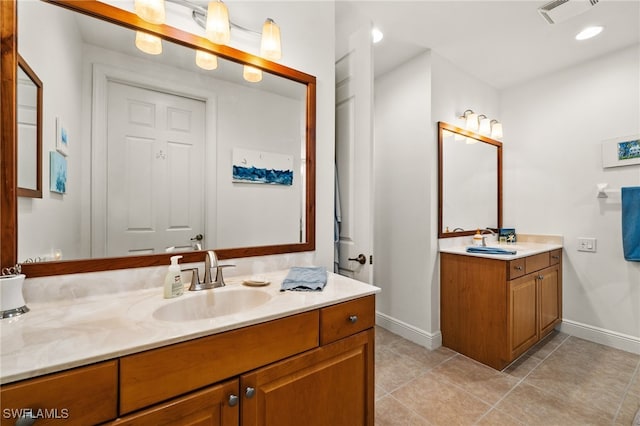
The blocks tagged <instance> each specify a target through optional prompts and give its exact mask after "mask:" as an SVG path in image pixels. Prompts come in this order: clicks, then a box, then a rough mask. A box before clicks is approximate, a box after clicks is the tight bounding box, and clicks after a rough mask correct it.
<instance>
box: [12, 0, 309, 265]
mask: <svg viewBox="0 0 640 426" xmlns="http://www.w3.org/2000/svg"><path fill="white" fill-rule="evenodd" d="M61 6H62V7H61ZM16 9H17V17H18V19H17V20H18V22H17V24H16V25H17V28H18V30H17V31H18V33H17V34H18V37H17V39H18V48H19V49H20V52H21V54H22V55H24V56H25V57H26V58H27V59H28V60H29V61H30V62H38V61H42V60H44V61H47V65H48V69H47V70H46V73H45V74H46V75H43V76H42V80H43V81H44V82H45V87H47V88H51V89H47V90H50V92H48V93H46V94H45V96H46V98H47V100H48V101H47V102H46V103H45V110H44V119H43V127H44V130H45V135H49V136H50V139H48V138H47V137H46V136H45V152H46V151H47V150H49V151H51V152H53V151H55V150H56V148H55V147H54V146H55V143H54V141H53V139H55V138H57V137H59V134H60V129H61V128H63V129H64V131H65V135H66V137H67V138H68V149H67V152H65V154H66V157H65V161H66V167H67V169H66V171H67V172H66V178H67V180H68V182H67V185H66V191H65V192H64V193H57V192H54V191H53V190H52V191H47V190H45V191H44V197H43V200H42V204H41V205H40V204H39V203H37V202H30V203H29V202H23V200H21V199H16V198H15V197H12V200H10V202H7V205H9V209H8V212H9V213H10V214H9V215H5V214H4V211H5V210H4V209H5V207H4V205H3V216H2V222H3V228H4V227H5V226H6V225H7V224H8V225H9V226H8V228H10V230H11V231H12V232H11V234H7V235H8V236H9V237H10V239H5V235H4V234H3V241H2V265H3V266H8V265H12V264H15V263H22V264H23V271H24V272H25V273H26V274H27V276H30V277H35V276H42V275H56V274H65V273H77V272H88V271H99V270H109V269H120V268H127V267H141V266H154V265H164V264H167V263H168V257H169V256H170V255H172V254H175V253H176V252H180V254H182V255H183V256H184V259H183V262H192V261H201V260H202V259H203V255H202V253H201V252H200V250H205V249H215V250H216V252H217V254H218V257H219V258H221V259H227V258H238V257H249V256H260V255H268V254H279V253H290V252H300V251H311V250H314V249H315V77H313V76H311V75H308V74H305V73H302V72H300V71H296V70H293V69H290V68H288V67H285V66H282V65H279V64H276V63H274V62H270V61H267V60H265V59H263V58H260V57H257V56H254V55H251V54H248V53H245V52H242V51H239V50H236V49H233V48H231V47H228V46H220V45H215V44H213V43H211V42H209V41H208V40H207V39H205V38H204V37H201V36H198V35H196V34H197V33H195V32H189V31H184V30H180V29H177V28H174V27H170V26H168V25H154V24H149V23H147V22H145V21H142V20H140V19H139V18H138V17H137V16H136V15H135V14H133V13H131V12H128V11H126V10H122V9H119V8H117V7H113V6H110V5H108V4H105V3H101V2H98V1H67V0H64V1H62V0H61V1H53V0H51V1H49V0H47V1H37V2H31V1H30V2H18V3H17V7H15V5H14V10H13V12H14V13H16ZM29 20H31V21H29ZM43 22H44V23H46V24H43ZM42 25H47V28H46V29H44V28H42ZM137 30H144V31H145V32H147V33H150V34H153V35H157V36H159V37H160V38H161V39H162V46H163V52H162V54H160V55H149V54H146V53H142V52H140V51H138V49H136V48H135V45H134V39H135V35H136V31H137ZM15 31H16V30H15V29H14V33H15ZM30 31H37V32H38V34H33V35H31V34H30V33H29V32H30ZM42 31H45V32H46V33H47V34H48V40H43V39H42V38H41V34H42ZM49 39H50V40H49ZM54 40H55V41H56V42H58V43H60V42H62V43H60V44H58V45H54V44H53V42H54ZM196 50H200V51H206V52H208V53H212V54H215V55H216V56H217V57H218V67H217V69H215V70H204V69H201V68H199V67H197V66H196V65H195V61H194V58H195V52H196ZM52 51H55V55H53V57H52V56H49V57H47V52H52ZM3 52H4V49H3ZM54 57H55V58H54ZM9 59H10V57H9ZM4 60H5V57H3V61H4ZM247 64H248V65H251V66H254V67H256V68H258V69H260V70H262V74H263V78H262V80H261V81H260V82H259V83H250V82H247V81H245V80H244V79H243V77H242V74H243V66H244V65H247ZM5 77H6V76H5V74H4V70H3V80H5ZM60 77H62V78H61V79H59V78H60ZM57 79H59V80H57ZM49 81H51V84H49ZM4 97H5V95H4V94H3V99H4ZM3 119H4V114H3ZM4 133H5V130H4V127H3V143H8V142H7V140H8V139H9V137H8V136H7V135H6V134H4ZM5 154H9V152H7V151H5V150H4V149H3V151H2V155H3V160H5V161H6V160H8V157H6V158H5ZM52 155H53V154H52ZM261 162H262V163H261ZM265 162H266V163H265ZM243 164H248V165H254V166H256V165H258V166H256V167H258V168H260V167H263V168H265V169H267V170H270V169H272V168H274V169H278V170H279V169H283V168H285V169H287V170H289V171H291V174H292V180H291V181H287V182H285V184H273V183H271V184H264V183H248V182H249V181H247V180H246V179H245V176H240V175H239V174H236V173H235V170H236V169H238V167H242V165H243ZM283 164H284V166H283ZM274 165H275V166H274ZM17 169H18V172H19V170H20V165H18V166H17ZM45 169H46V167H45ZM45 171H46V170H45ZM45 176H46V173H45ZM280 183H282V182H280ZM14 185H15V181H14V182H12V183H7V184H6V185H5V186H6V188H3V190H5V189H6V190H8V191H10V190H11V188H12V187H14ZM45 187H46V186H45ZM3 192H4V191H3ZM36 201H40V200H36ZM67 207H69V208H67ZM12 212H15V217H14V218H13V219H12V218H11V217H10V216H11V213H12ZM31 261H34V262H31Z"/></svg>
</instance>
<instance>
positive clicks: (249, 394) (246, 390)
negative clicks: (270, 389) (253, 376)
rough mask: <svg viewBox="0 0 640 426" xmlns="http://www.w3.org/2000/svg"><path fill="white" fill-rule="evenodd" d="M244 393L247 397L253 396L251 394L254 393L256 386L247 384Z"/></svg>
mask: <svg viewBox="0 0 640 426" xmlns="http://www.w3.org/2000/svg"><path fill="white" fill-rule="evenodd" d="M244 394H245V395H246V396H247V398H253V395H255V394H256V388H252V387H251V386H248V387H247V389H245V391H244Z"/></svg>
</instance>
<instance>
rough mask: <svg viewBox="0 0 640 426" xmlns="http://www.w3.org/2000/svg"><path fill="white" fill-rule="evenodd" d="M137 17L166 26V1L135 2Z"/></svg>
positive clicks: (143, 0) (138, 0) (141, 0)
mask: <svg viewBox="0 0 640 426" xmlns="http://www.w3.org/2000/svg"><path fill="white" fill-rule="evenodd" d="M134 7H135V11H136V15H138V16H139V17H140V18H141V19H144V20H145V21H147V22H151V23H152V24H164V20H165V11H164V0H135V3H134Z"/></svg>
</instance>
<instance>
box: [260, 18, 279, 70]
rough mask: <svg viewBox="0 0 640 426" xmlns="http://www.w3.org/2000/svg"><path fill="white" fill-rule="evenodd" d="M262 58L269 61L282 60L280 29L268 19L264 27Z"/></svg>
mask: <svg viewBox="0 0 640 426" xmlns="http://www.w3.org/2000/svg"><path fill="white" fill-rule="evenodd" d="M260 56H262V57H263V58H265V59H269V60H278V59H280V58H282V47H281V43H280V27H279V26H278V25H277V24H276V23H275V22H273V19H271V18H267V20H266V21H264V25H263V26H262V39H261V40H260Z"/></svg>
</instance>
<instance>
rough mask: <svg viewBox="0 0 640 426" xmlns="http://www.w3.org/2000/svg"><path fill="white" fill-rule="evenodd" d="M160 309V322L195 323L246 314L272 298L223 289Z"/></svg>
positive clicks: (156, 315) (157, 314)
mask: <svg viewBox="0 0 640 426" xmlns="http://www.w3.org/2000/svg"><path fill="white" fill-rule="evenodd" d="M189 296H191V297H187V298H180V299H178V300H176V301H173V302H169V303H168V304H166V305H164V306H161V307H159V308H158V309H156V310H155V311H154V312H153V318H155V319H158V320H161V321H194V320H201V319H207V318H215V317H221V316H224V315H231V314H235V313H239V312H243V311H246V310H249V309H252V308H255V307H258V306H260V305H263V304H265V303H267V302H268V301H269V300H271V297H272V296H271V294H269V293H267V292H264V291H262V290H258V289H251V288H244V287H243V288H229V287H227V288H223V289H215V290H208V291H206V292H203V293H198V294H194V295H189Z"/></svg>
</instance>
